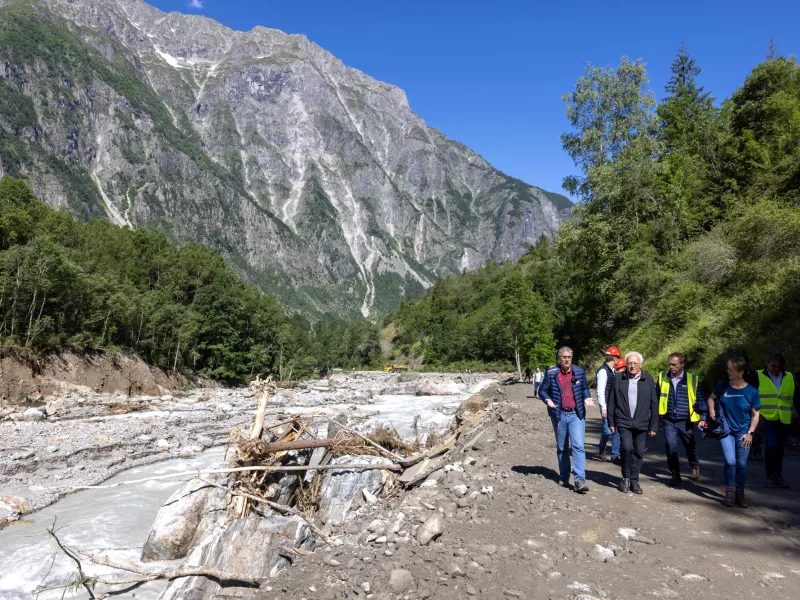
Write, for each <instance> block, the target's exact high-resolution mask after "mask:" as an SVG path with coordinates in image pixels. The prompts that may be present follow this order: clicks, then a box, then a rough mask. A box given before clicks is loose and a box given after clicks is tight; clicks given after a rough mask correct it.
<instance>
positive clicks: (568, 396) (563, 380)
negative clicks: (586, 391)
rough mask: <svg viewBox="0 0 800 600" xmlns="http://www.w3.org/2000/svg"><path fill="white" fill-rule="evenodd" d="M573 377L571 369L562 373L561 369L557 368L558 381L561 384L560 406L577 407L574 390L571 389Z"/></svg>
mask: <svg viewBox="0 0 800 600" xmlns="http://www.w3.org/2000/svg"><path fill="white" fill-rule="evenodd" d="M574 379H575V374H574V373H573V372H572V369H570V370H569V373H564V371H562V370H561V369H559V370H558V383H560V384H561V408H571V409H575V408H577V405H576V404H575V391H574V390H573V389H572V381H573V380H574Z"/></svg>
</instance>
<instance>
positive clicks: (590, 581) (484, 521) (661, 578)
mask: <svg viewBox="0 0 800 600" xmlns="http://www.w3.org/2000/svg"><path fill="white" fill-rule="evenodd" d="M530 394H531V387H530V386H526V385H521V384H517V385H510V386H505V387H504V388H502V389H501V390H500V393H499V401H498V402H496V403H495V404H494V405H493V407H492V408H490V414H491V415H492V420H491V421H490V425H488V426H487V427H486V429H487V430H486V432H485V433H484V435H483V436H482V437H481V439H480V440H479V442H478V444H477V446H476V447H475V448H474V449H473V450H472V451H470V452H468V453H466V454H465V453H455V454H454V455H452V457H451V459H450V460H451V461H454V462H453V463H452V464H451V466H450V467H448V469H449V470H448V471H445V470H442V471H440V472H438V473H437V474H436V475H435V476H432V477H431V478H429V482H428V483H425V484H424V485H423V486H421V487H418V488H416V489H415V490H413V491H411V492H409V493H406V494H401V495H399V496H395V497H394V498H391V499H388V500H382V501H380V502H378V503H377V504H373V505H368V506H364V507H362V509H361V511H360V512H361V513H363V514H361V515H360V516H359V517H358V518H357V519H356V520H354V521H352V522H350V523H348V524H347V525H345V526H343V527H341V528H334V529H333V531H332V533H333V535H334V536H335V537H336V536H338V539H339V542H337V543H338V544H340V545H339V546H337V547H334V548H333V549H330V548H326V547H324V546H320V547H318V549H317V551H316V553H315V555H314V556H312V557H308V558H302V559H298V561H297V564H296V566H295V567H293V568H292V569H289V570H288V571H286V572H285V573H283V574H282V575H281V576H280V577H279V578H277V579H276V580H275V581H273V582H270V585H269V586H266V587H263V588H262V589H261V590H260V591H259V592H258V595H257V597H258V598H259V599H260V600H275V599H277V600H282V599H288V598H293V599H300V598H307V599H309V600H311V599H313V598H321V599H325V600H332V599H333V598H365V597H366V598H376V599H386V600H388V599H397V598H406V599H413V598H435V599H449V598H453V599H455V598H469V597H476V598H487V599H498V600H499V599H508V598H528V599H539V598H541V599H548V600H550V599H559V598H570V599H581V600H590V599H592V598H620V599H622V598H624V599H632V598H653V597H662V598H690V597H700V598H712V599H720V600H730V599H731V598H763V597H765V596H766V597H769V598H770V599H774V600H780V599H787V600H789V599H795V598H797V597H798V593H797V589H798V585H800V491H798V490H800V457H798V455H797V454H796V453H794V452H790V453H789V456H787V464H786V466H785V468H784V471H785V472H786V473H787V474H791V475H793V477H792V479H794V481H793V483H794V485H795V489H793V490H789V491H785V490H766V489H764V488H763V487H761V484H762V481H763V465H762V464H761V463H752V462H751V463H750V467H751V469H750V474H749V482H748V485H749V486H750V487H749V489H748V500H749V501H750V504H751V508H750V509H748V510H743V509H739V508H735V509H729V508H725V507H723V506H722V504H721V499H722V495H721V492H722V490H723V486H722V483H721V478H722V462H721V453H720V451H719V443H718V442H712V441H709V442H701V443H700V450H699V451H700V457H701V461H702V473H701V475H702V476H701V479H700V480H699V481H697V482H689V481H686V480H685V482H684V486H683V488H681V489H672V488H669V487H668V486H667V485H666V481H667V479H668V477H669V474H668V472H667V469H666V464H665V463H666V460H665V457H664V454H663V439H662V438H661V436H659V437H658V438H656V439H655V440H650V441H648V444H649V450H648V452H647V454H646V461H645V466H644V469H643V473H642V487H643V489H644V495H642V496H636V495H633V494H627V495H624V494H622V493H620V492H619V491H617V489H616V484H617V482H618V481H619V477H620V475H619V468H618V467H616V466H614V465H612V464H608V463H603V462H600V461H598V460H596V459H595V458H594V456H596V444H597V441H598V438H599V434H600V431H601V421H600V419H599V414H598V411H597V410H596V409H594V410H593V411H591V415H590V419H589V423H588V427H587V430H588V431H587V441H586V448H587V450H588V453H589V455H590V457H589V460H588V461H587V471H588V481H589V485H590V487H591V490H590V492H589V493H588V494H586V495H578V494H575V493H574V492H572V491H569V490H566V489H563V488H560V487H558V486H557V485H556V471H555V469H556V456H555V443H554V439H553V432H552V427H551V425H550V421H549V418H548V417H547V414H546V412H545V409H544V407H543V405H542V404H541V403H540V402H539V401H538V400H534V399H532V398H530V397H529V396H530ZM684 464H685V463H684ZM684 468H687V467H684ZM434 482H435V483H434ZM401 514H402V517H401ZM439 526H440V527H441V529H442V531H443V532H442V533H441V535H440V536H439V537H438V538H435V539H434V541H431V542H429V543H428V544H427V545H421V544H420V543H419V542H418V541H417V538H418V537H419V535H420V530H421V529H425V530H429V529H431V528H433V530H436V529H437V527H439ZM406 533H410V534H411V535H410V536H409V535H404V534H406Z"/></svg>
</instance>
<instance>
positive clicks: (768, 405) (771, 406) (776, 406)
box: [761, 404, 790, 410]
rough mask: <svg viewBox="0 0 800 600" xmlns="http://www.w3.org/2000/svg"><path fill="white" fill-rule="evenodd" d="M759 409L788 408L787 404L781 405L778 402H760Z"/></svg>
mask: <svg viewBox="0 0 800 600" xmlns="http://www.w3.org/2000/svg"><path fill="white" fill-rule="evenodd" d="M761 410H790V408H789V407H788V406H781V405H780V404H762V405H761Z"/></svg>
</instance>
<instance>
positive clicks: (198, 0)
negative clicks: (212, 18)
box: [189, 0, 203, 10]
mask: <svg viewBox="0 0 800 600" xmlns="http://www.w3.org/2000/svg"><path fill="white" fill-rule="evenodd" d="M189 8H194V9H195V10H200V9H202V8H203V0H189Z"/></svg>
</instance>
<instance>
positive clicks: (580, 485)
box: [575, 479, 589, 494]
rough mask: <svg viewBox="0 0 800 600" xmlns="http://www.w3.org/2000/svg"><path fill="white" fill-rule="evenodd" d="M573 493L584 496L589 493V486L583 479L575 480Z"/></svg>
mask: <svg viewBox="0 0 800 600" xmlns="http://www.w3.org/2000/svg"><path fill="white" fill-rule="evenodd" d="M575 491H576V492H577V493H578V494H585V493H587V492H588V491H589V486H588V485H586V482H585V481H584V480H583V479H576V480H575Z"/></svg>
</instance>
